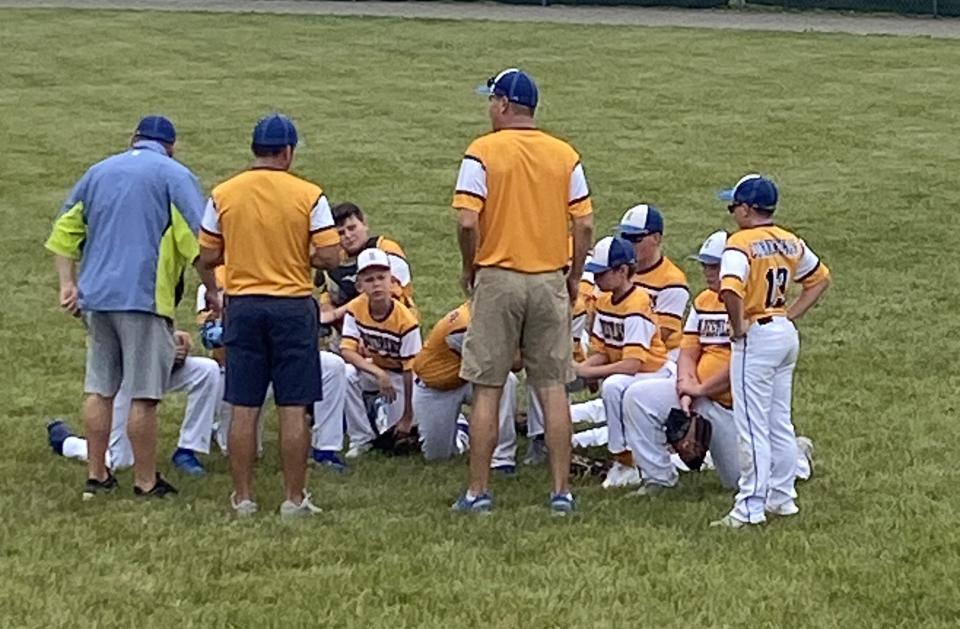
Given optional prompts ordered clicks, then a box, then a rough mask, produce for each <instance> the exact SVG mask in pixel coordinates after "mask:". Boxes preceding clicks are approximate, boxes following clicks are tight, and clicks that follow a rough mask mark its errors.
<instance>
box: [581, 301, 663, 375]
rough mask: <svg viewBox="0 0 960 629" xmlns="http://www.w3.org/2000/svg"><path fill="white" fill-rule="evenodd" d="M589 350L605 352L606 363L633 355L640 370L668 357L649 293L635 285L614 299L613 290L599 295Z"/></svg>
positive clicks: (655, 367)
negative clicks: (638, 363)
mask: <svg viewBox="0 0 960 629" xmlns="http://www.w3.org/2000/svg"><path fill="white" fill-rule="evenodd" d="M590 351H591V353H593V354H604V355H606V357H607V362H608V363H615V362H619V361H621V360H623V359H625V358H636V359H637V360H639V361H640V372H651V371H657V370H658V369H660V367H662V366H663V364H664V363H665V362H666V361H667V348H666V347H665V346H664V344H663V341H662V340H661V339H660V330H659V329H658V328H657V323H656V320H655V317H654V314H653V309H652V307H651V304H650V297H649V296H647V294H646V293H644V292H643V291H642V290H637V288H636V287H635V286H632V287H630V290H629V291H627V294H626V295H624V296H623V297H622V298H621V299H620V300H619V301H614V299H613V293H604V294H603V295H601V296H600V298H599V299H598V300H597V310H596V312H595V313H594V317H593V329H592V330H591V332H590Z"/></svg>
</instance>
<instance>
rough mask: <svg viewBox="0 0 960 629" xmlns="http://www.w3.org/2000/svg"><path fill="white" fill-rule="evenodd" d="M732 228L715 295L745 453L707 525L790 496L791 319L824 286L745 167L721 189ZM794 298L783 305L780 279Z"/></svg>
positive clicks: (788, 511)
mask: <svg viewBox="0 0 960 629" xmlns="http://www.w3.org/2000/svg"><path fill="white" fill-rule="evenodd" d="M720 196H721V198H722V199H724V200H727V201H729V202H730V204H729V205H728V206H727V209H728V211H729V212H730V213H731V214H732V215H733V218H734V220H735V221H736V223H737V226H738V227H739V231H737V232H736V233H734V234H733V235H732V236H730V238H729V239H728V240H727V245H726V249H725V250H724V252H723V256H722V258H721V262H720V298H721V300H722V301H723V304H724V308H725V310H726V311H727V314H728V316H729V317H730V330H731V331H730V338H731V341H732V348H733V352H732V358H731V369H730V381H731V386H732V389H733V415H734V419H735V422H736V426H737V433H738V435H739V440H740V449H741V452H742V453H743V456H744V457H745V462H744V463H745V464H744V465H743V466H742V469H741V474H740V480H739V483H738V487H739V488H738V491H737V496H736V500H735V503H734V506H733V509H732V510H731V511H730V512H729V513H728V514H727V515H725V516H724V517H723V518H721V519H719V520H717V521H715V522H713V523H711V526H724V527H730V528H741V527H744V526H748V525H756V524H762V523H763V522H764V521H766V514H767V513H773V514H775V515H781V516H788V515H794V514H796V513H797V512H798V511H799V508H798V507H797V503H796V498H797V494H796V490H795V488H794V482H795V478H796V464H797V440H796V436H795V433H794V428H793V422H792V421H791V397H792V395H791V394H792V387H793V371H794V368H795V367H796V364H797V354H798V352H799V348H800V342H799V338H798V336H797V329H796V327H795V326H794V324H793V322H794V321H795V320H797V319H798V318H800V317H802V316H803V315H804V314H805V313H806V312H807V311H808V310H809V309H810V308H812V307H813V306H814V305H815V304H816V303H817V301H818V300H819V299H820V297H821V295H823V293H824V291H825V290H826V289H827V287H828V286H829V284H830V272H829V270H828V269H827V267H826V265H824V264H822V263H821V262H820V259H819V258H818V257H817V256H816V254H814V253H813V251H812V250H811V249H810V248H809V247H807V245H806V244H805V243H804V242H803V240H801V239H800V238H798V237H797V236H796V235H794V234H792V233H790V232H789V231H787V230H785V229H782V228H780V227H777V226H776V225H775V224H774V221H773V214H774V211H775V210H776V208H777V200H778V196H779V195H778V191H777V187H776V185H774V183H773V182H772V181H771V180H770V179H767V178H766V177H762V176H760V175H756V174H752V175H747V176H745V177H743V178H742V179H740V181H738V182H737V184H736V185H735V186H734V187H733V188H731V189H729V190H725V191H724V192H722V193H721V195H720ZM791 281H792V282H797V283H799V284H800V285H801V287H802V290H801V292H800V295H799V296H798V297H797V298H796V299H795V300H794V301H793V302H792V303H790V304H788V303H787V289H788V287H789V285H790V282H791Z"/></svg>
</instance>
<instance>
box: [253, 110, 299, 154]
mask: <svg viewBox="0 0 960 629" xmlns="http://www.w3.org/2000/svg"><path fill="white" fill-rule="evenodd" d="M253 143H254V144H256V145H257V146H267V147H274V148H282V147H284V146H296V145H297V128H296V127H295V126H293V121H291V120H290V119H289V118H287V117H286V116H284V115H283V114H270V115H269V116H264V117H263V118H261V119H260V120H258V121H257V125H256V126H255V127H254V128H253Z"/></svg>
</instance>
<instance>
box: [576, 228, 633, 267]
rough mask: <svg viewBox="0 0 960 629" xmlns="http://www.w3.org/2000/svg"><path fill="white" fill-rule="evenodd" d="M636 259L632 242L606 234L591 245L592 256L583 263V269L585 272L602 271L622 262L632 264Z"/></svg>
mask: <svg viewBox="0 0 960 629" xmlns="http://www.w3.org/2000/svg"><path fill="white" fill-rule="evenodd" d="M636 261H637V255H636V254H635V253H634V251H633V245H632V244H630V243H629V242H627V241H626V240H624V239H623V238H618V237H616V236H607V237H606V238H601V239H600V240H599V241H598V242H597V244H596V245H595V246H594V247H593V258H592V259H591V260H590V261H589V262H587V264H585V265H584V267H583V270H584V271H586V272H587V273H603V272H605V271H609V270H610V269H615V268H617V267H618V266H621V265H624V264H628V265H631V266H632V265H633V264H634V263H636Z"/></svg>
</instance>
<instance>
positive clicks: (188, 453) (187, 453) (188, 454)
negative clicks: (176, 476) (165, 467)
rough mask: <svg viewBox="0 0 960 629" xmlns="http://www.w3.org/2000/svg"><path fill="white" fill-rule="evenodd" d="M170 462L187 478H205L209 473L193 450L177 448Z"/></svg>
mask: <svg viewBox="0 0 960 629" xmlns="http://www.w3.org/2000/svg"><path fill="white" fill-rule="evenodd" d="M170 461H171V462H173V466H174V467H175V468H177V470H179V471H180V473H181V474H186V475H187V476H203V475H205V474H206V473H207V470H206V468H204V467H203V464H202V463H201V462H200V460H199V459H197V455H196V454H194V452H193V450H187V449H186V448H177V450H176V452H174V453H173V456H172V457H170Z"/></svg>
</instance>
